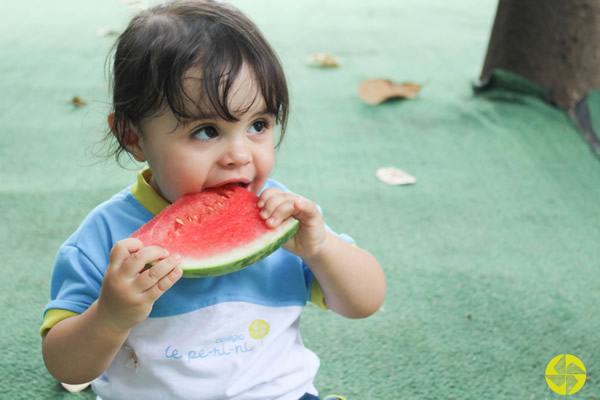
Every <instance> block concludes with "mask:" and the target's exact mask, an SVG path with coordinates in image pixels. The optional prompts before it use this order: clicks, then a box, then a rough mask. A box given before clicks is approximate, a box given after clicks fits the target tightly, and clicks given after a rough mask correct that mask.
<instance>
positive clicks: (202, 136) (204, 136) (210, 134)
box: [192, 126, 219, 140]
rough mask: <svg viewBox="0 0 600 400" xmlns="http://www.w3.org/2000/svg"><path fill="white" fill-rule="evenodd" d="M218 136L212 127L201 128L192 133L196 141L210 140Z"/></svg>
mask: <svg viewBox="0 0 600 400" xmlns="http://www.w3.org/2000/svg"><path fill="white" fill-rule="evenodd" d="M217 136H219V132H217V129H216V128H215V127H214V126H203V127H201V128H199V129H197V130H195V131H194V132H193V133H192V137H193V138H194V139H198V140H210V139H214V138H216V137H217Z"/></svg>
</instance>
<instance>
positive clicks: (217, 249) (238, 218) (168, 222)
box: [131, 184, 298, 277]
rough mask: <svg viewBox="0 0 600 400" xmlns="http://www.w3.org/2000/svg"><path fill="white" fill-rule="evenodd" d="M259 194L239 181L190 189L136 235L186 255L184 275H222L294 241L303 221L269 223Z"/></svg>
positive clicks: (150, 243)
mask: <svg viewBox="0 0 600 400" xmlns="http://www.w3.org/2000/svg"><path fill="white" fill-rule="evenodd" d="M259 213H260V209H259V208H258V197H257V196H256V195H255V194H253V193H252V192H249V191H248V190H246V189H244V188H242V187H240V186H237V185H233V184H231V185H226V186H223V187H220V188H216V189H208V190H205V191H203V192H200V193H193V194H188V195H185V196H183V197H181V198H180V199H179V200H177V201H176V202H174V203H173V204H171V205H170V206H168V207H167V208H165V209H164V210H163V211H161V212H160V213H159V214H158V215H156V216H155V217H154V218H153V219H152V220H150V221H149V222H148V223H147V224H145V225H143V226H142V227H141V228H140V229H138V230H137V231H136V232H135V233H133V234H132V235H131V236H132V237H136V238H138V239H140V240H141V241H142V243H143V244H144V246H154V245H156V246H160V247H163V248H165V249H167V250H169V252H170V253H171V254H175V253H177V254H180V255H181V256H182V257H183V260H182V262H181V268H182V269H183V276H186V277H203V276H217V275H222V274H226V273H229V272H233V271H236V270H239V269H241V268H244V267H246V266H248V265H251V264H254V263H256V262H258V261H259V260H261V259H263V258H264V257H266V256H267V255H269V254H270V253H272V252H273V251H275V250H277V249H278V248H279V247H280V246H281V245H283V244H284V243H285V242H286V241H287V240H289V239H290V238H291V237H292V236H293V235H294V234H295V233H296V231H297V230H298V221H296V220H294V219H291V218H290V219H288V220H286V221H284V223H282V224H281V225H280V226H279V227H277V228H275V229H272V228H269V227H268V226H267V225H266V224H265V222H264V220H263V219H262V218H261V217H260V215H259Z"/></svg>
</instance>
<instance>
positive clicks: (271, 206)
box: [260, 194, 296, 227]
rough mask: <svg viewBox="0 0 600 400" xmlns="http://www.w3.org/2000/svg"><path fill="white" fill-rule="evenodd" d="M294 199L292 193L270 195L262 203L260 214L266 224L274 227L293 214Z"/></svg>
mask: <svg viewBox="0 0 600 400" xmlns="http://www.w3.org/2000/svg"><path fill="white" fill-rule="evenodd" d="M295 201H296V197H295V196H292V195H286V194H282V195H280V196H272V197H270V198H268V199H267V200H266V202H265V203H264V205H263V208H262V210H261V212H260V216H261V217H262V218H263V219H264V220H265V221H266V223H267V225H269V226H272V227H275V226H277V225H279V224H280V223H281V221H283V220H285V219H286V218H289V217H290V216H292V215H293V214H294V211H295V208H294V202H295Z"/></svg>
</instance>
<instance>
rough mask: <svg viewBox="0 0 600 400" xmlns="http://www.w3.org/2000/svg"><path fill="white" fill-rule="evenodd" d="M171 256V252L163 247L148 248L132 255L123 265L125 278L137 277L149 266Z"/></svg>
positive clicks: (122, 269) (122, 270)
mask: <svg viewBox="0 0 600 400" xmlns="http://www.w3.org/2000/svg"><path fill="white" fill-rule="evenodd" d="M168 256H169V252H168V251H167V250H165V249H163V248H162V247H158V246H148V247H144V248H142V249H140V250H138V251H136V252H135V253H133V254H131V255H130V256H129V257H128V258H127V259H126V260H125V261H123V263H122V265H121V272H122V273H123V274H124V275H125V276H130V277H133V278H134V277H136V276H137V274H139V273H141V272H143V270H144V268H145V266H146V265H147V264H151V263H155V262H157V261H159V260H162V259H163V258H166V257H168Z"/></svg>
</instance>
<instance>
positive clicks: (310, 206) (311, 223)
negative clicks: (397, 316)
mask: <svg viewBox="0 0 600 400" xmlns="http://www.w3.org/2000/svg"><path fill="white" fill-rule="evenodd" d="M258 205H259V207H261V208H262V211H261V216H262V217H263V218H264V219H265V220H266V222H267V224H268V225H269V226H272V227H275V226H278V225H279V224H280V223H281V222H282V221H284V220H285V219H286V218H289V217H293V218H296V219H297V220H298V221H300V229H299V230H298V233H297V234H296V236H294V238H293V239H291V240H290V241H289V242H288V243H286V244H285V245H284V248H285V249H287V250H288V251H290V252H292V253H294V254H296V255H298V256H300V257H301V258H302V259H303V260H304V262H305V263H306V264H307V265H308V266H309V268H310V269H311V271H312V272H313V273H314V274H315V277H316V278H317V280H318V282H319V284H320V285H321V289H322V290H323V295H324V297H325V303H326V304H327V306H328V307H329V308H330V309H332V310H333V311H335V312H337V313H338V314H341V315H343V316H345V317H349V318H362V317H366V316H369V315H371V314H373V313H374V312H375V311H377V310H378V309H379V307H380V306H381V304H382V303H383V298H384V296H385V278H384V276H383V272H382V270H381V267H380V266H379V263H378V262H377V260H376V259H375V257H373V256H372V255H371V254H370V253H369V252H367V251H365V250H363V249H360V248H358V247H356V246H353V245H351V244H349V243H346V242H345V241H344V240H342V239H341V238H339V237H337V236H336V235H334V234H332V233H329V232H327V230H326V229H325V224H324V222H323V218H322V217H321V214H320V213H319V210H318V208H317V206H316V204H315V203H313V202H312V201H310V200H308V199H305V198H303V197H301V196H298V195H296V194H292V193H284V192H282V191H280V190H279V189H275V188H272V189H267V190H265V191H264V192H263V193H262V194H261V196H260V201H259V204H258Z"/></svg>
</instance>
